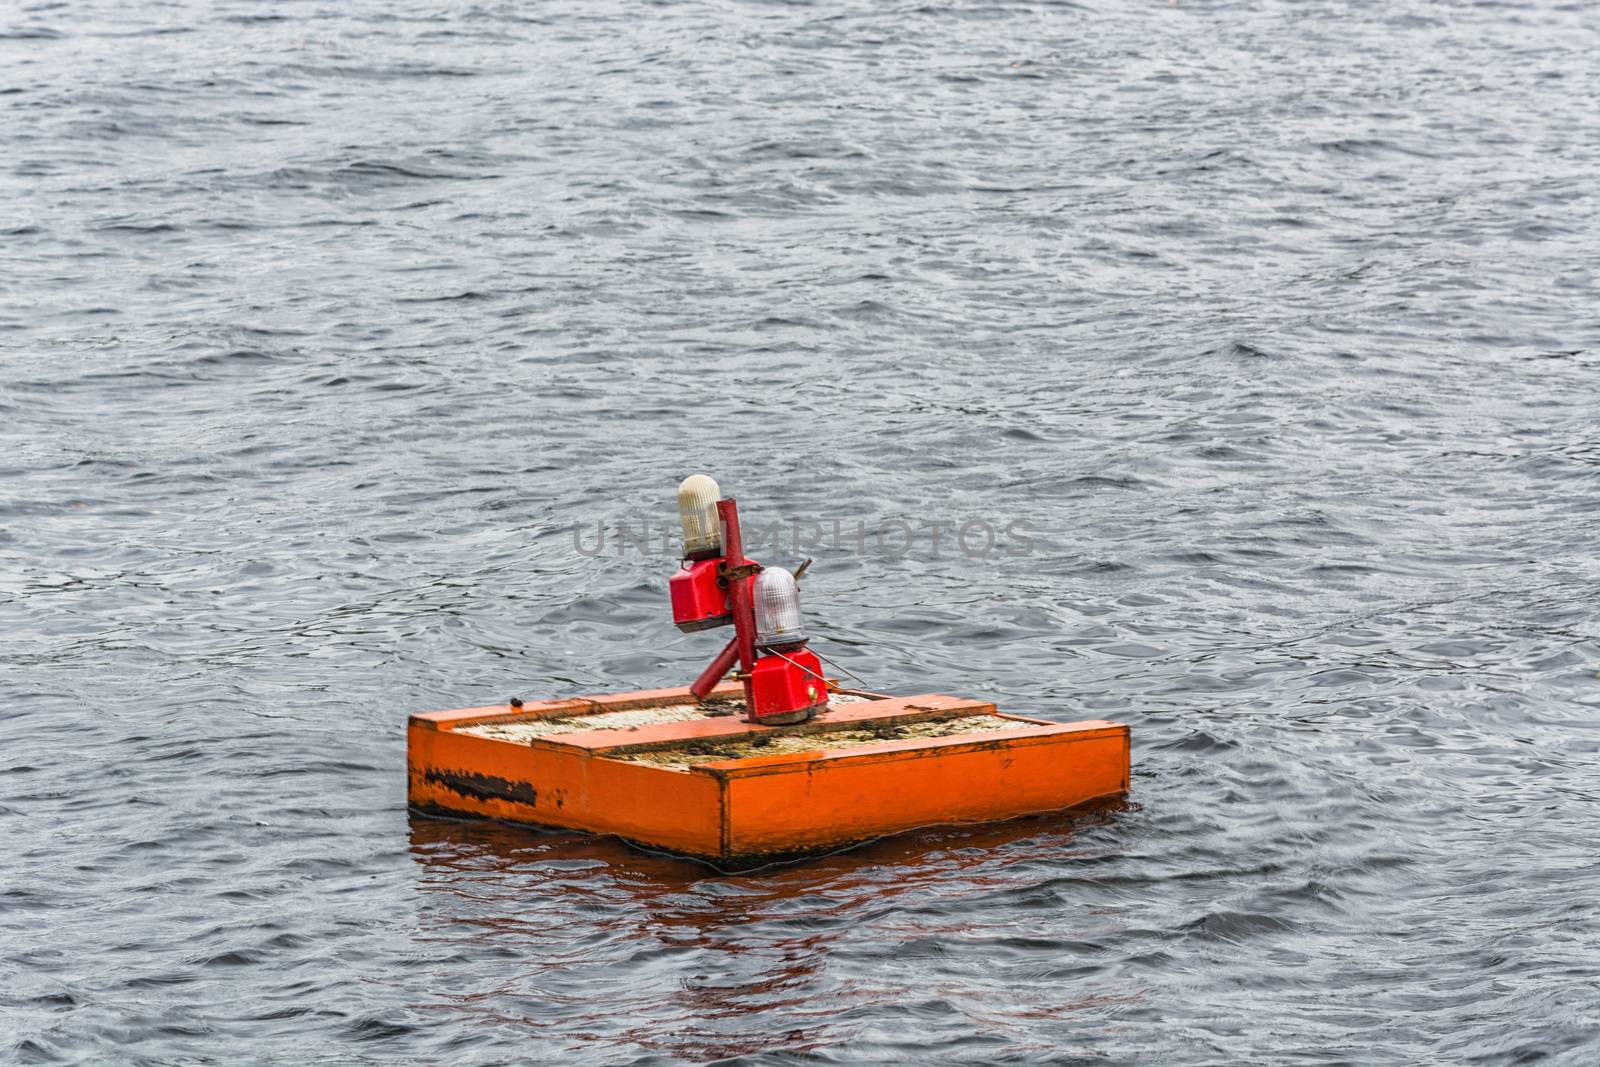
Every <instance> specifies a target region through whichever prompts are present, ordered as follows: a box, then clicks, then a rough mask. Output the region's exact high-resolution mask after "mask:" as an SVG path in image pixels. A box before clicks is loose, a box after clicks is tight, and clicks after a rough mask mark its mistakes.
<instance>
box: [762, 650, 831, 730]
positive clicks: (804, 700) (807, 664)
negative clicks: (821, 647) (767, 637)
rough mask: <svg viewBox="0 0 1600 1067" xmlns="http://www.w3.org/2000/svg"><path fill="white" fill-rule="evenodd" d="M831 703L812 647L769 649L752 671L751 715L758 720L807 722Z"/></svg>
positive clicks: (820, 665)
mask: <svg viewBox="0 0 1600 1067" xmlns="http://www.w3.org/2000/svg"><path fill="white" fill-rule="evenodd" d="M827 706H828V683H827V680H826V679H825V678H823V676H822V661H821V660H820V659H818V658H817V654H816V653H815V652H813V651H811V650H810V649H809V648H806V647H804V646H800V647H798V648H792V649H784V650H783V651H782V652H771V651H769V652H768V653H767V654H766V655H764V656H762V657H761V658H760V659H758V660H756V669H755V670H753V671H751V672H750V718H751V719H752V720H753V721H755V722H779V723H785V722H804V721H805V720H806V719H809V718H810V717H811V716H812V715H813V714H815V713H816V712H818V711H821V710H822V709H823V708H825V707H827Z"/></svg>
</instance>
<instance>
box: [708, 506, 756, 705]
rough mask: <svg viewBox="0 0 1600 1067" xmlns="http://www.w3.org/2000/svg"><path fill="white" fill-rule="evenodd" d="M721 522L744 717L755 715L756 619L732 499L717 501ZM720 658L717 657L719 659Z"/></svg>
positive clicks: (742, 541) (750, 576) (724, 563)
mask: <svg viewBox="0 0 1600 1067" xmlns="http://www.w3.org/2000/svg"><path fill="white" fill-rule="evenodd" d="M717 515H718V516H719V517H720V518H721V519H722V561H723V565H724V566H726V567H727V568H728V573H729V574H732V575H734V577H732V578H730V579H729V580H728V600H729V603H730V605H731V606H732V608H733V630H734V642H735V643H736V644H737V645H738V646H739V673H740V674H741V675H743V678H742V679H741V681H743V682H744V706H745V714H746V715H754V714H755V707H756V705H755V699H754V695H753V694H752V692H751V687H750V672H751V671H753V670H755V667H756V616H755V605H754V602H753V601H752V599H751V593H750V582H751V579H752V575H750V574H749V573H745V572H746V570H747V568H748V567H749V565H750V561H749V560H748V559H745V558H744V538H743V536H741V534H740V533H739V505H738V503H737V502H736V501H735V500H734V499H733V498H732V497H729V498H728V499H726V500H719V501H717ZM719 658H720V657H719Z"/></svg>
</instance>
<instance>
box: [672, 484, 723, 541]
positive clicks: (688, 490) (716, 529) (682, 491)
mask: <svg viewBox="0 0 1600 1067" xmlns="http://www.w3.org/2000/svg"><path fill="white" fill-rule="evenodd" d="M721 499H722V489H721V487H720V486H718V485H717V482H716V479H715V478H709V477H707V476H706V475H704V474H691V475H689V477H687V478H685V479H684V480H683V482H682V484H680V485H679V486H678V517H679V518H680V519H682V520H683V554H684V555H685V556H701V555H712V554H715V553H716V552H717V551H718V550H720V549H721V548H722V523H721V521H719V520H718V518H717V501H719V500H721Z"/></svg>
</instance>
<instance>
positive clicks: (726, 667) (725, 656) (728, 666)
mask: <svg viewBox="0 0 1600 1067" xmlns="http://www.w3.org/2000/svg"><path fill="white" fill-rule="evenodd" d="M737 662H739V639H738V638H737V637H735V638H733V639H732V640H731V641H729V642H728V643H727V645H725V646H724V647H723V649H722V651H721V652H718V653H717V658H716V659H714V660H712V661H711V666H709V667H707V668H706V669H705V670H703V671H701V672H700V677H698V678H696V679H695V680H694V684H693V685H691V686H690V687H689V692H691V693H693V694H694V698H695V699H696V700H704V699H705V698H706V694H707V693H709V692H711V691H712V690H713V689H715V688H716V687H717V683H718V682H720V681H722V676H723V675H725V674H727V673H728V672H729V671H731V670H733V665H734V664H735V663H737Z"/></svg>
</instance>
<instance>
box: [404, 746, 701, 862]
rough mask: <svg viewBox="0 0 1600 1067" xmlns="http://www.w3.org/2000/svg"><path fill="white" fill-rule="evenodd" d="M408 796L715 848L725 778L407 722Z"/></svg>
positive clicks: (693, 849)
mask: <svg viewBox="0 0 1600 1067" xmlns="http://www.w3.org/2000/svg"><path fill="white" fill-rule="evenodd" d="M407 760H408V763H409V765H410V800H411V803H412V804H413V805H415V806H417V807H419V808H423V809H431V810H438V811H448V812H455V813H459V814H468V815H481V816H486V817H489V818H496V819H507V820H510V821H513V822H524V823H533V824H536V825H539V826H551V827H558V828H563V829H573V830H584V831H588V832H590V833H598V834H616V835H618V836H620V837H625V838H628V839H629V840H633V841H639V842H643V843H645V844H652V845H657V846H660V847H662V848H667V849H672V850H674V851H679V852H688V853H693V854H695V855H702V856H713V857H714V856H718V855H720V854H721V852H722V808H723V804H722V790H723V784H722V783H721V782H719V781H718V780H716V779H715V778H713V777H710V776H706V775H689V774H684V773H682V772H678V771H670V770H665V769H662V768H658V767H650V766H646V765H642V764H637V763H625V762H622V761H619V760H608V759H604V758H599V757H595V756H592V755H589V754H588V753H586V752H583V751H581V750H578V749H572V748H565V747H562V746H557V745H534V746H529V745H514V744H507V743H505V742H503V741H496V740H493V739H491V738H485V737H478V736H475V735H472V734H458V733H453V732H451V731H450V730H441V729H437V728H434V727H433V726H432V724H426V725H425V724H420V723H415V722H414V723H413V724H412V726H411V728H410V730H409V732H408V735H407Z"/></svg>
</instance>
